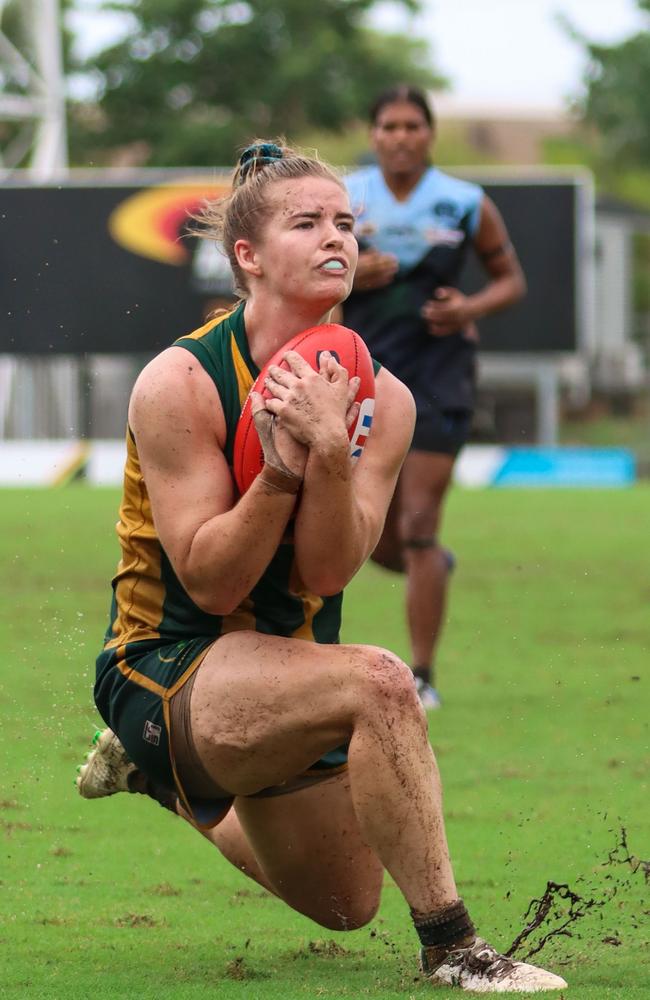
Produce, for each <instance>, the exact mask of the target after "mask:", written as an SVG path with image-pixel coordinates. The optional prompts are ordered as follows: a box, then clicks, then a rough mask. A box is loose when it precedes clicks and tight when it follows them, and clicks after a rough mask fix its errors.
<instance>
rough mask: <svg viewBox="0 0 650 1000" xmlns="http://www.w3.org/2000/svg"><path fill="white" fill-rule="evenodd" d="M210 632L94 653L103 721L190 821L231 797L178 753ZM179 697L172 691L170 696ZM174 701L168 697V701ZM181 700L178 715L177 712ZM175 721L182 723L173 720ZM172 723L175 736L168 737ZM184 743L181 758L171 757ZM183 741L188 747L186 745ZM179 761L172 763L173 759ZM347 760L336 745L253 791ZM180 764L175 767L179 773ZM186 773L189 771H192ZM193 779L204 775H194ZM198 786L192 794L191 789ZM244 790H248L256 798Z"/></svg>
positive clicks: (326, 774) (186, 739)
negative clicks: (189, 693) (173, 794)
mask: <svg viewBox="0 0 650 1000" xmlns="http://www.w3.org/2000/svg"><path fill="white" fill-rule="evenodd" d="M214 642H218V639H215V637H214V636H199V637H198V638H194V639H185V640H182V641H179V642H172V643H165V642H161V640H160V639H144V640H140V641H139V642H131V643H126V644H124V645H121V646H117V647H113V648H107V649H103V650H102V652H101V653H100V654H99V656H98V657H97V665H96V680H95V703H96V705H97V708H98V710H99V712H100V714H101V716H102V718H103V719H104V721H105V722H106V724H107V725H108V726H110V728H111V729H112V730H113V732H115V733H117V735H118V736H119V738H120V741H121V743H122V745H123V746H124V748H125V750H126V752H127V753H128V755H129V757H130V759H131V760H132V761H133V763H134V764H136V765H137V767H138V768H139V769H140V770H141V771H143V772H144V773H145V774H146V775H147V776H148V777H149V778H150V779H151V780H152V781H154V782H156V783H157V784H158V785H161V786H162V787H163V788H167V789H176V791H177V792H178V794H179V796H180V799H181V802H182V804H183V806H184V807H185V809H186V810H187V812H189V813H190V815H191V816H192V818H193V819H194V821H195V822H196V824H197V826H199V827H201V828H203V829H206V828H209V827H213V826H216V824H217V823H219V822H220V820H222V819H223V818H224V816H225V815H226V813H227V812H228V810H229V809H230V807H231V805H232V803H233V801H234V796H233V795H231V794H230V793H228V792H226V791H224V790H222V789H219V787H218V786H217V785H216V784H214V783H212V784H213V787H212V789H211V791H208V788H209V786H210V780H209V779H207V782H206V781H205V780H204V781H203V784H202V783H201V782H198V784H197V782H196V781H195V782H194V786H195V787H194V788H192V780H189V779H190V776H189V775H188V773H187V761H188V760H191V761H192V762H193V763H194V765H195V768H196V769H197V770H198V771H201V767H200V762H199V761H198V760H197V759H196V757H195V756H194V758H193V757H192V754H190V755H189V756H188V754H187V753H185V749H189V750H190V751H193V744H192V740H191V732H190V725H189V698H185V697H184V690H183V689H184V688H185V685H187V689H188V690H189V689H190V688H191V683H190V684H188V682H193V679H194V676H195V673H196V671H197V669H198V668H199V667H200V665H201V663H202V661H203V659H204V657H205V655H206V653H207V652H208V649H209V648H210V646H211V645H212V644H213V643H214ZM176 696H178V698H176ZM172 701H173V704H172ZM179 704H180V705H181V706H182V707H181V709H180V710H181V712H182V716H179V714H178V710H177V709H178V706H179ZM180 721H182V722H183V725H182V726H180V725H179V726H178V730H179V731H178V735H177V728H176V724H177V723H178V722H180ZM172 722H173V723H174V739H173V740H172V738H171V733H172ZM181 742H182V745H183V750H184V752H183V755H182V761H183V762H181V761H180V760H176V759H175V753H174V750H176V756H178V751H179V746H180V745H181ZM186 745H187V746H186ZM177 765H178V766H177ZM346 766H347V746H342V747H338V748H336V749H335V750H332V751H330V752H329V753H327V754H325V755H324V756H323V757H321V758H320V760H318V761H316V762H315V763H314V764H313V765H312V767H310V768H309V769H308V770H307V771H306V772H305V773H304V774H302V775H297V776H296V777H295V779H291V780H289V781H287V782H285V783H284V784H282V785H278V786H276V787H273V788H268V789H263V790H262V791H260V792H257V793H255V796H258V797H267V796H272V795H283V794H287V793H289V792H293V791H297V790H298V789H300V788H304V787H306V786H307V785H310V784H314V783H316V782H319V781H323V780H325V779H327V778H330V777H333V776H334V775H335V774H338V773H339V772H340V771H342V770H344V769H345V767H346ZM179 771H180V773H179ZM192 777H195V775H194V774H193V775H192ZM199 777H200V778H205V777H207V776H205V775H204V773H203V774H200V775H199ZM197 788H198V789H199V794H197V793H196V792H197ZM255 796H251V797H255Z"/></svg>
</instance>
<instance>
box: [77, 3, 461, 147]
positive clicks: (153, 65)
mask: <svg viewBox="0 0 650 1000" xmlns="http://www.w3.org/2000/svg"><path fill="white" fill-rule="evenodd" d="M398 3H399V5H401V6H402V7H404V8H405V10H406V11H409V12H412V13H416V12H417V11H418V9H419V0H398ZM377 4H378V0H319V2H318V3H317V4H316V3H314V4H312V3H309V2H306V0H244V2H237V0H113V2H110V3H108V2H107V3H105V4H104V5H103V6H104V8H105V9H110V10H113V11H115V10H118V11H123V12H124V14H125V16H126V17H128V18H129V20H130V24H131V28H132V30H130V31H129V32H128V36H127V37H125V38H124V39H123V40H120V41H119V42H117V43H116V44H114V45H112V46H111V47H109V48H107V49H105V50H104V51H102V52H100V53H99V54H98V55H96V56H95V57H94V58H93V59H92V60H88V61H86V62H84V63H79V64H78V65H77V66H76V67H74V68H75V69H76V70H77V72H82V73H91V74H93V76H94V77H95V79H96V81H97V83H98V98H97V102H96V103H94V102H93V103H92V104H89V103H88V102H78V103H77V104H76V105H75V106H74V107H73V110H72V116H71V118H72V120H71V123H70V143H71V151H72V160H73V161H74V162H76V163H88V162H89V160H92V161H93V162H95V163H97V162H107V160H108V159H109V158H110V157H109V151H111V150H112V151H114V150H115V149H116V147H129V148H130V149H132V150H133V151H134V153H135V156H136V158H137V159H138V161H139V162H141V163H146V164H147V165H164V166H174V165H185V166H187V165H197V166H203V165H214V164H225V163H230V162H232V159H233V151H234V149H235V148H236V147H237V146H239V145H241V144H242V143H245V142H246V141H247V140H249V139H250V138H251V137H253V136H259V135H261V136H276V135H282V134H286V135H288V136H289V137H292V136H293V137H295V136H296V135H298V134H299V133H301V132H305V131H307V130H308V129H310V128H312V127H316V128H321V129H325V130H329V131H336V130H340V129H341V128H342V127H343V126H344V125H345V124H346V123H348V122H350V121H352V120H354V119H356V118H359V117H360V116H365V113H366V109H367V107H368V104H369V103H370V101H371V99H372V97H373V96H374V95H375V94H376V93H377V92H378V91H380V90H381V89H383V88H384V87H386V86H389V85H390V84H392V83H396V82H398V81H400V80H408V81H410V82H413V83H415V84H419V85H422V86H425V87H431V86H441V85H444V82H445V81H444V80H442V78H441V77H440V76H439V75H437V74H436V73H435V72H434V71H433V70H432V69H431V66H430V56H429V52H428V48H427V45H426V44H425V43H424V42H422V41H419V40H416V39H413V38H409V37H407V36H405V35H388V34H385V33H382V32H379V31H376V30H373V29H371V28H370V27H368V18H367V15H368V14H369V12H370V11H371V9H372V8H373V7H376V6H377Z"/></svg>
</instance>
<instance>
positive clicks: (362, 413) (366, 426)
mask: <svg viewBox="0 0 650 1000" xmlns="http://www.w3.org/2000/svg"><path fill="white" fill-rule="evenodd" d="M374 412H375V401H374V399H364V400H362V402H361V406H360V408H359V416H358V417H357V422H356V425H355V428H354V434H353V435H352V439H351V440H350V458H351V459H352V461H353V462H356V461H357V459H359V458H360V457H361V455H362V453H363V449H364V446H365V443H366V441H367V440H368V435H369V434H370V428H371V427H372V416H373V413H374Z"/></svg>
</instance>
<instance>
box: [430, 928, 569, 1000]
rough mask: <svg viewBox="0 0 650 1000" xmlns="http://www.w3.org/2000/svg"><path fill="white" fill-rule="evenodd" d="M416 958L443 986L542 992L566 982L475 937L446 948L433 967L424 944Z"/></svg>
mask: <svg viewBox="0 0 650 1000" xmlns="http://www.w3.org/2000/svg"><path fill="white" fill-rule="evenodd" d="M420 961H421V965H422V971H423V973H424V974H425V976H427V977H428V978H429V979H431V980H433V981H435V982H436V983H445V984H446V985H447V986H460V988H461V989H462V990H468V991H469V992H473V993H543V992H544V991H545V990H562V989H565V987H566V985H567V984H566V983H565V981H564V979H562V978H561V977H560V976H556V975H555V973H553V972H547V971H546V970H545V969H538V968H537V966H535V965H528V964H527V963H526V962H517V961H515V959H513V958H506V956H505V955H500V954H499V952H498V951H495V949H494V948H492V947H491V946H490V945H489V944H487V943H486V942H485V941H483V940H482V939H481V938H477V939H476V941H475V942H474V944H473V945H472V947H471V948H459V949H458V950H457V951H452V952H450V953H449V954H448V955H447V956H446V958H444V959H443V961H442V964H441V965H438V966H437V967H435V968H431V966H430V965H429V963H428V962H427V953H426V949H425V948H423V949H422V951H421V954H420Z"/></svg>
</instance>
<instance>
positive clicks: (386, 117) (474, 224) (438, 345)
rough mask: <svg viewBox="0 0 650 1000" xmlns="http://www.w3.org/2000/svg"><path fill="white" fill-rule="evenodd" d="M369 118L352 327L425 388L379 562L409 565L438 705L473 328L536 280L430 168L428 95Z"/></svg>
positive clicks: (401, 100)
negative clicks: (450, 492)
mask: <svg viewBox="0 0 650 1000" xmlns="http://www.w3.org/2000/svg"><path fill="white" fill-rule="evenodd" d="M370 123H371V132H370V134H371V140H372V148H373V150H374V153H375V154H376V158H377V164H376V165H373V166H369V167H363V168H362V169H360V170H357V171H355V172H354V173H352V174H349V175H348V176H347V177H346V178H345V181H346V185H347V188H348V191H349V194H350V201H351V203H352V210H353V212H354V215H355V218H356V220H357V221H356V228H355V233H356V235H357V238H358V241H359V249H360V254H359V263H358V266H357V271H356V275H355V278H354V284H353V292H352V294H351V295H350V297H349V298H348V300H347V302H346V303H345V305H344V309H343V322H344V323H345V325H346V326H349V327H351V328H352V329H353V330H356V331H357V332H358V333H360V334H361V336H362V337H363V338H364V340H365V341H366V343H367V344H368V347H369V348H370V353H371V354H372V356H373V357H374V358H376V359H377V360H378V361H379V362H380V363H381V364H382V365H385V366H386V367H387V368H388V369H389V370H390V371H391V372H393V373H394V374H395V375H397V377H398V378H399V379H401V381H402V382H404V383H405V384H406V385H408V387H409V388H410V390H411V392H412V393H413V396H414V397H415V403H416V407H417V419H416V425H415V433H414V436H413V442H412V445H411V450H410V452H409V454H408V456H407V458H406V460H405V462H404V466H403V468H402V472H401V475H400V478H399V482H398V486H397V490H396V492H395V497H394V499H393V502H392V504H391V507H390V510H389V513H388V517H387V519H386V525H385V527H384V531H383V534H382V537H381V539H380V541H379V544H378V546H377V548H376V549H375V551H374V553H373V555H372V558H373V559H374V560H375V561H376V562H378V563H379V564H380V565H382V566H385V567H386V568H388V569H391V570H395V571H404V572H406V577H407V591H406V610H407V621H408V628H409V634H410V643H411V657H412V658H411V664H412V669H413V671H414V673H415V676H416V683H417V685H418V691H419V694H420V698H421V701H422V703H423V705H424V706H425V708H436V707H437V706H438V705H439V704H440V701H439V696H438V693H437V690H436V682H435V679H434V675H433V657H434V653H435V648H436V643H437V640H438V637H439V633H440V629H441V624H442V618H443V614H444V611H445V597H446V591H447V582H448V576H449V573H450V571H451V569H452V568H453V556H452V555H451V553H450V552H449V551H447V550H445V549H444V548H442V546H441V545H440V543H439V541H438V537H439V533H440V526H441V516H442V507H443V503H444V499H445V494H446V492H447V488H448V486H449V483H450V481H451V476H452V470H453V467H454V461H455V459H456V456H457V455H458V452H459V451H460V449H461V447H462V446H463V444H464V443H465V442H466V440H467V438H468V435H469V432H470V427H471V422H472V411H473V407H474V396H475V354H476V347H477V341H478V333H477V328H476V325H475V324H476V321H477V320H479V319H481V317H483V316H488V315H490V313H494V312H496V311H497V310H499V309H503V308H505V307H506V306H509V305H512V304H513V303H515V302H517V301H518V300H519V299H520V298H521V297H522V296H523V295H524V293H525V287H526V286H525V280H524V276H523V274H522V271H521V267H520V265H519V262H518V260H517V256H516V254H515V251H514V249H513V247H512V245H511V243H510V240H509V238H508V233H507V230H506V227H505V225H504V222H503V220H502V218H501V216H500V214H499V212H498V210H497V208H496V206H495V205H494V203H493V202H492V201H491V200H490V198H488V197H487V196H486V195H485V194H484V193H483V191H482V189H481V188H480V187H479V186H478V185H476V184H470V183H468V182H467V181H463V180H459V179H457V178H454V177H450V176H448V175H447V174H445V173H443V172H442V171H440V170H438V169H437V168H436V167H434V166H431V165H430V154H431V146H432V143H433V140H434V134H435V129H434V119H433V114H432V111H431V108H430V106H429V104H428V102H427V99H426V97H425V95H424V93H422V92H421V91H420V90H418V89H416V88H413V87H409V86H406V85H403V86H398V87H395V88H392V89H390V90H387V91H386V92H384V93H382V94H381V95H380V96H379V97H378V98H377V99H376V100H375V102H374V104H373V106H372V108H371V111H370ZM469 246H471V247H473V248H474V250H475V251H476V253H477V254H478V257H479V259H480V261H481V263H482V265H483V267H484V269H485V272H486V274H487V278H488V280H487V282H486V284H485V286H484V287H483V288H482V289H481V290H480V291H478V292H477V293H475V294H473V295H464V294H463V293H462V292H461V291H460V290H459V289H458V288H456V287H455V286H456V284H457V282H458V277H459V272H460V270H461V267H462V264H463V260H464V258H465V254H466V251H467V249H468V247H469Z"/></svg>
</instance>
